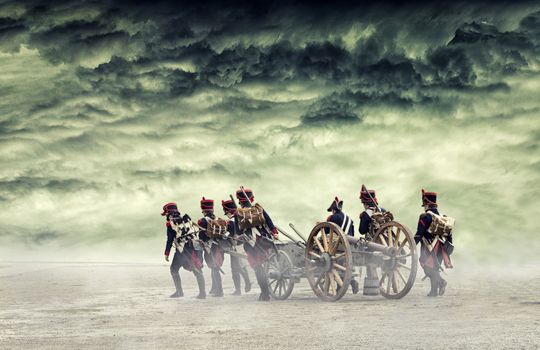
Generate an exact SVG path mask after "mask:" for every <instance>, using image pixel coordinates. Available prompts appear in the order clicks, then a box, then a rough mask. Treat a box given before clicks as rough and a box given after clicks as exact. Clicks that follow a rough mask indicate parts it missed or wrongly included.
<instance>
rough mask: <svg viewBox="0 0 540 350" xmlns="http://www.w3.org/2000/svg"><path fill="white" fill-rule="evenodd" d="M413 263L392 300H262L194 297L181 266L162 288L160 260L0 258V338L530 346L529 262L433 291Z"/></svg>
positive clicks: (296, 296)
mask: <svg viewBox="0 0 540 350" xmlns="http://www.w3.org/2000/svg"><path fill="white" fill-rule="evenodd" d="M226 264H227V265H225V267H226V268H225V271H226V273H227V274H226V275H225V276H224V284H225V290H226V291H227V293H229V292H230V291H231V290H232V282H231V279H230V274H229V269H228V262H227V261H226ZM205 274H206V275H207V281H209V276H208V271H205ZM422 275H423V274H422V273H419V277H418V279H417V282H416V284H415V286H414V287H413V289H412V291H411V292H410V293H409V295H407V296H406V297H405V298H403V299H401V300H386V299H384V298H382V297H364V296H361V295H355V296H353V295H346V296H345V297H344V298H343V299H342V300H341V301H339V302H337V303H325V302H321V301H319V300H318V299H317V298H316V297H315V296H314V295H313V294H312V292H311V290H310V289H309V285H308V284H307V281H306V280H302V282H301V283H300V284H299V285H297V286H296V287H295V290H294V291H293V294H292V296H291V298H290V299H289V300H287V301H281V302H279V301H272V302H267V303H261V302H258V301H257V296H258V293H257V290H256V288H254V290H253V291H252V292H250V293H249V294H247V295H243V296H241V297H234V296H231V295H227V296H225V297H224V298H212V297H210V298H208V299H207V300H196V299H194V298H193V296H194V295H196V288H195V286H196V283H195V280H194V278H193V277H192V276H191V275H190V274H188V273H187V272H185V271H183V272H182V277H183V282H184V286H185V292H186V297H185V298H183V299H170V298H168V295H169V294H170V293H171V292H172V282H171V280H170V276H169V270H168V266H167V265H165V264H156V265H150V264H148V265H139V264H132V265H129V264H106V263H101V264H96V263H92V264H90V263H9V262H4V263H1V262H0V348H1V349H22V348H24V349H38V348H39V349H78V348H92V349H93V348H101V349H131V348H137V349H139V348H143V349H157V348H164V347H173V348H178V349H233V348H236V349H290V348H295V349H344V348H371V347H373V348H407V349H410V348H419V349H421V348H440V349H443V348H444V349H448V348H455V349H463V348H478V349H493V348H525V349H529V348H540V266H539V265H531V266H527V267H522V268H519V269H515V270H511V269H505V270H496V269H492V270H491V271H490V273H487V274H485V273H483V274H481V273H479V272H478V270H476V271H470V270H469V271H463V270H462V269H461V270H460V269H455V270H453V271H451V272H449V273H448V275H447V276H446V278H447V280H448V282H449V287H448V290H447V294H446V295H445V296H444V297H442V298H434V299H432V298H426V297H425V294H426V293H427V289H428V285H427V281H425V282H422V281H421V280H420V277H421V276H422ZM208 284H209V283H208Z"/></svg>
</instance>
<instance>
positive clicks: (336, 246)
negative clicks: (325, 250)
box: [330, 236, 341, 255]
mask: <svg viewBox="0 0 540 350" xmlns="http://www.w3.org/2000/svg"><path fill="white" fill-rule="evenodd" d="M340 244H341V237H339V236H338V239H337V240H336V244H335V245H334V246H333V247H332V251H331V252H330V255H334V254H336V252H337V250H338V248H339V245H340Z"/></svg>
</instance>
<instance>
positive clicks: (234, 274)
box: [232, 271, 242, 295]
mask: <svg viewBox="0 0 540 350" xmlns="http://www.w3.org/2000/svg"><path fill="white" fill-rule="evenodd" d="M232 280H233V283H234V292H233V293H232V295H242V291H241V290H240V272H239V271H232Z"/></svg>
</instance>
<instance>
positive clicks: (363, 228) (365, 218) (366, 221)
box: [358, 208, 386, 235]
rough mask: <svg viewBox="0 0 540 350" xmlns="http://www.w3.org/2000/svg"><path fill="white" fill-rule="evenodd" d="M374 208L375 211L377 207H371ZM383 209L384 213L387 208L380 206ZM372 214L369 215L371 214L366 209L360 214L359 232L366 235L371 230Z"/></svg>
mask: <svg viewBox="0 0 540 350" xmlns="http://www.w3.org/2000/svg"><path fill="white" fill-rule="evenodd" d="M370 209H372V210H373V211H375V210H376V208H370ZM379 209H380V210H381V212H382V213H384V212H386V209H384V208H379ZM371 221H372V219H371V216H369V214H368V213H367V212H366V211H365V210H364V211H363V212H362V213H361V214H360V226H358V232H360V234H361V235H365V234H366V233H368V232H369V228H370V226H371Z"/></svg>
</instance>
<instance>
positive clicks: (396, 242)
mask: <svg viewBox="0 0 540 350" xmlns="http://www.w3.org/2000/svg"><path fill="white" fill-rule="evenodd" d="M400 234H401V227H398V229H397V233H396V241H395V245H396V246H398V245H399V236H400Z"/></svg>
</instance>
